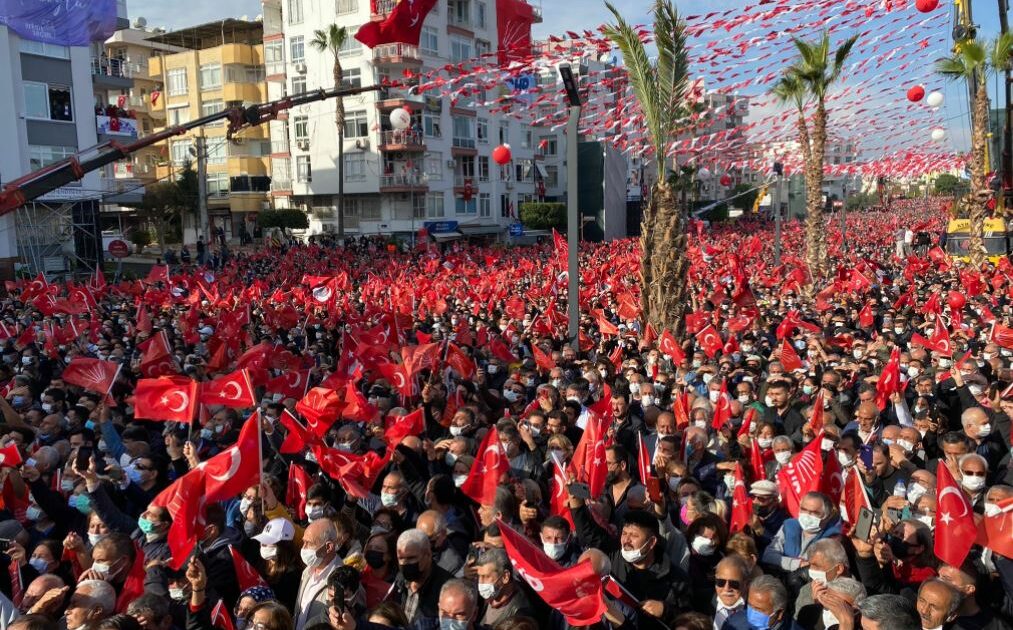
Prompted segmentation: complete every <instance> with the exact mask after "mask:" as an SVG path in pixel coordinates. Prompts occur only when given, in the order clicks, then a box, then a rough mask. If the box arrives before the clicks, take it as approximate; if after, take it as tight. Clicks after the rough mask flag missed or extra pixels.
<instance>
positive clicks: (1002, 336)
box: [989, 321, 1013, 350]
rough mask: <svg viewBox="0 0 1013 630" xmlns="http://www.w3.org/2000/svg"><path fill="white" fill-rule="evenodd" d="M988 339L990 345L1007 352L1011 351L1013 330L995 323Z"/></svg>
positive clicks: (1012, 347)
mask: <svg viewBox="0 0 1013 630" xmlns="http://www.w3.org/2000/svg"><path fill="white" fill-rule="evenodd" d="M989 337H990V339H989V340H990V341H991V342H992V343H994V344H996V345H998V346H1001V347H1003V348H1006V349H1007V350H1013V328H1010V327H1009V326H1004V325H1003V324H1000V323H999V322H998V321H997V322H995V323H994V324H992V333H991V334H990V335H989Z"/></svg>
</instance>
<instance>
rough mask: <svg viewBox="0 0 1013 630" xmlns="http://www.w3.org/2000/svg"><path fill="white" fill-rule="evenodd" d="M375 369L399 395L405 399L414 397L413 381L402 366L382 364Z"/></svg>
mask: <svg viewBox="0 0 1013 630" xmlns="http://www.w3.org/2000/svg"><path fill="white" fill-rule="evenodd" d="M377 369H378V370H379V372H380V374H382V375H383V377H384V378H385V379H387V381H388V382H389V383H390V384H391V386H392V387H393V388H394V389H396V390H397V392H398V393H399V394H401V395H402V396H404V397H405V398H411V397H412V396H414V395H415V379H413V378H412V377H411V376H410V375H409V374H408V370H406V369H405V366H404V365H401V364H399V365H395V364H393V363H383V364H380V365H378V366H377Z"/></svg>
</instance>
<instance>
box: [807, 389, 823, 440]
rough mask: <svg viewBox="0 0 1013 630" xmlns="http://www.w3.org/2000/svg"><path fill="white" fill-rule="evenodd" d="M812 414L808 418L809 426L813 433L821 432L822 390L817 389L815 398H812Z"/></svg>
mask: <svg viewBox="0 0 1013 630" xmlns="http://www.w3.org/2000/svg"><path fill="white" fill-rule="evenodd" d="M812 405H813V415H812V417H811V418H809V428H810V429H812V430H813V434H814V435H819V434H820V433H822V432H823V390H822V389H821V390H819V391H818V392H817V393H816V398H813V401H812Z"/></svg>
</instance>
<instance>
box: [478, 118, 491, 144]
mask: <svg viewBox="0 0 1013 630" xmlns="http://www.w3.org/2000/svg"><path fill="white" fill-rule="evenodd" d="M475 129H476V130H477V132H476V134H475V135H476V136H477V137H478V141H479V142H489V121H488V120H486V119H485V118H479V119H478V120H477V122H476V124H475Z"/></svg>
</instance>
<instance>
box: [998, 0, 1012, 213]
mask: <svg viewBox="0 0 1013 630" xmlns="http://www.w3.org/2000/svg"><path fill="white" fill-rule="evenodd" d="M1008 13H1009V1H1008V0H999V32H1000V33H1001V34H1002V35H1005V34H1006V33H1008V32H1009V17H1008V15H1007V14H1008ZM1002 84H1003V91H1004V95H1005V101H1004V105H1003V106H1004V107H1005V114H1006V116H1005V117H1006V121H1005V124H1004V125H1003V130H1002V177H1001V179H1002V189H1003V208H1004V209H1005V210H1006V212H1009V211H1010V209H1013V111H1011V110H1010V100H1011V97H1013V94H1011V88H1010V68H1009V67H1008V66H1007V67H1006V68H1004V69H1003V81H1002Z"/></svg>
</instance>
